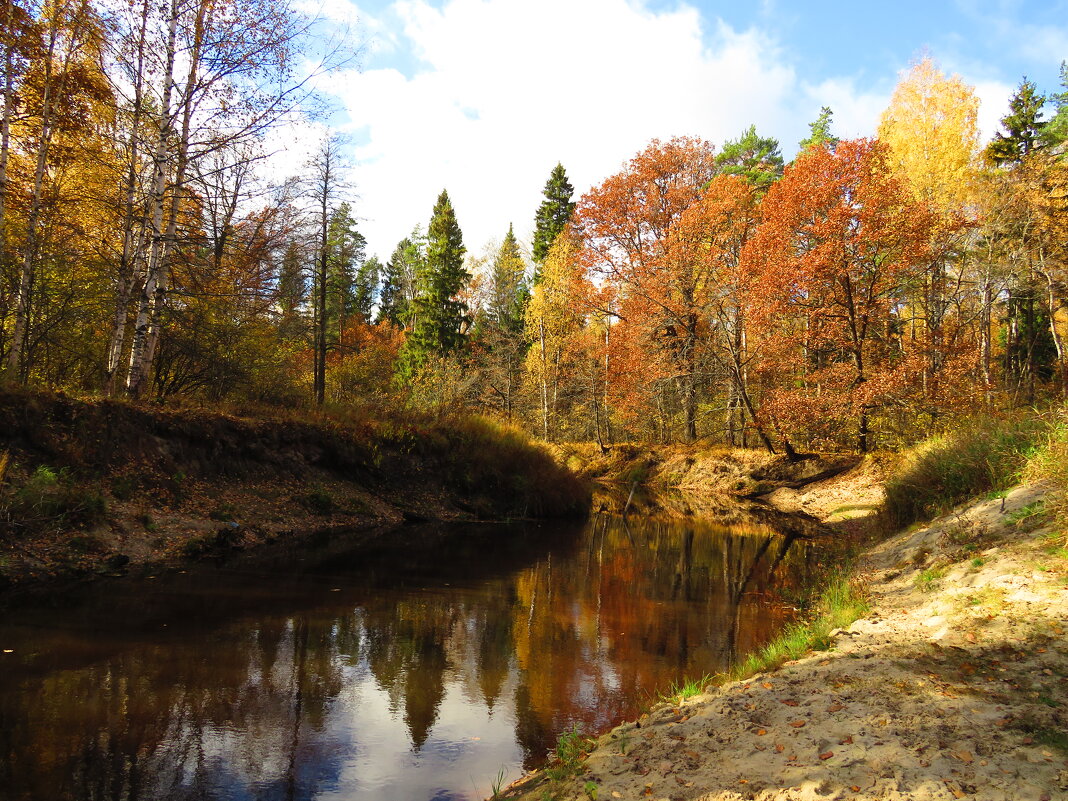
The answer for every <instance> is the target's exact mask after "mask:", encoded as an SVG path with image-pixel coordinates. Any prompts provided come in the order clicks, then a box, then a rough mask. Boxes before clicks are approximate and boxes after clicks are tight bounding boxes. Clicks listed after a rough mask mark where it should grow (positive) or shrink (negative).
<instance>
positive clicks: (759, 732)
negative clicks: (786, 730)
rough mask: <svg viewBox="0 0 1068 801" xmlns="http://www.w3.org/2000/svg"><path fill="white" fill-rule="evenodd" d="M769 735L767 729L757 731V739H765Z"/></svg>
mask: <svg viewBox="0 0 1068 801" xmlns="http://www.w3.org/2000/svg"><path fill="white" fill-rule="evenodd" d="M767 733H768V730H767V729H757V730H756V735H757V737H763V736H764V735H765V734H767Z"/></svg>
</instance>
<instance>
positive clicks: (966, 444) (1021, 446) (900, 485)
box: [883, 415, 1049, 529]
mask: <svg viewBox="0 0 1068 801" xmlns="http://www.w3.org/2000/svg"><path fill="white" fill-rule="evenodd" d="M1048 430H1049V424H1048V423H1047V422H1046V421H1045V420H1044V419H1042V418H1041V417H1039V416H1037V415H1030V416H1020V417H1015V418H1011V419H1005V420H996V419H992V418H979V419H973V420H971V421H969V422H968V423H967V424H965V425H963V426H962V427H960V428H959V429H957V430H955V431H951V432H949V433H947V434H943V435H941V436H937V437H933V438H932V439H929V440H927V441H926V442H924V443H922V444H920V445H918V446H916V447H915V448H913V449H912V450H910V451H908V452H906V454H905V455H904V457H903V458H902V460H901V463H900V465H899V467H898V469H897V470H896V471H895V473H894V474H893V475H892V476H891V477H890V478H889V479H888V480H887V482H886V501H885V504H884V507H883V511H884V519H885V521H886V523H887V524H888V526H889V527H890V528H893V529H897V528H901V527H903V526H907V525H909V524H910V523H913V522H915V521H917V520H927V519H930V518H931V517H934V516H935V515H938V514H940V513H942V512H945V511H947V510H948V509H950V508H952V507H953V506H955V505H956V504H958V503H960V502H961V501H965V500H967V499H968V498H973V497H976V496H979V495H982V494H983V493H986V492H990V491H992V490H1002V489H1007V488H1008V487H1011V486H1012V485H1013V484H1015V483H1016V482H1018V481H1019V480H1020V478H1021V475H1022V473H1023V470H1024V468H1025V467H1026V466H1027V463H1028V459H1029V458H1030V457H1031V456H1032V455H1034V453H1035V451H1036V448H1037V446H1038V445H1039V444H1040V443H1041V442H1042V441H1043V438H1044V437H1045V436H1046V434H1047V432H1048Z"/></svg>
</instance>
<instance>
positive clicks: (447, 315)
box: [401, 190, 471, 376]
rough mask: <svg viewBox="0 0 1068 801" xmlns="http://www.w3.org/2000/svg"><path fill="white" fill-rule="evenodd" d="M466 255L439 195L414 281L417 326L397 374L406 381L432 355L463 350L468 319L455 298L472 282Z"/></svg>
mask: <svg viewBox="0 0 1068 801" xmlns="http://www.w3.org/2000/svg"><path fill="white" fill-rule="evenodd" d="M466 253H467V249H466V248H465V247H464V240H463V233H462V232H461V231H460V226H459V225H458V224H457V222H456V213H455V212H454V211H453V208H452V203H451V201H450V200H449V194H448V192H446V191H445V190H442V192H441V195H439V196H438V201H437V203H435V204H434V212H433V214H432V215H431V217H430V227H429V229H428V230H427V246H426V258H425V259H424V261H423V263H422V264H421V265H420V267H421V270H420V273H419V274H418V275H417V276H416V287H417V289H416V295H415V299H414V302H413V313H414V316H415V324H414V328H413V329H412V334H411V336H410V337H409V338H408V341H407V342H405V344H404V351H403V353H402V354H401V371H402V372H403V373H404V374H405V375H407V376H411V375H412V374H413V373H414V372H415V371H416V370H418V368H419V367H421V366H422V365H423V364H425V363H426V361H427V359H428V358H430V357H431V356H446V355H448V354H450V353H453V352H454V351H456V350H458V349H459V348H460V347H461V346H462V345H463V340H464V333H463V332H464V326H465V324H466V323H467V322H468V321H469V318H468V315H467V304H466V303H464V302H463V301H462V300H461V299H460V298H459V295H460V292H461V291H462V290H463V288H464V286H465V285H466V284H467V282H468V281H469V280H470V279H471V276H470V274H468V272H467V271H466V270H465V269H464V254H466Z"/></svg>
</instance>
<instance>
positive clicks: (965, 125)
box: [879, 58, 979, 214]
mask: <svg viewBox="0 0 1068 801" xmlns="http://www.w3.org/2000/svg"><path fill="white" fill-rule="evenodd" d="M978 117H979V98H978V97H976V95H975V92H974V90H973V89H972V87H971V86H969V85H967V84H966V83H964V82H963V81H962V80H961V79H960V78H959V77H958V76H956V75H954V76H951V77H946V76H945V74H943V73H942V72H941V71H940V70H939V69H938V66H937V65H936V64H935V63H934V61H932V60H931V59H930V58H924V59H923V60H922V61H919V62H917V63H915V64H913V65H912V67H911V69H909V71H908V72H907V73H906V74H905V75H903V76H902V78H901V80H900V81H899V82H898V84H897V87H896V88H895V89H894V93H893V95H892V96H891V98H890V105H889V106H888V107H887V109H886V111H884V112H883V115H882V119H881V120H880V123H879V139H880V140H881V141H883V142H884V143H886V145H888V146H889V148H890V153H891V156H892V159H893V163H894V166H895V169H896V170H897V171H898V172H899V173H900V174H901V175H902V176H903V177H904V178H905V180H906V181H908V184H909V186H910V187H912V190H913V192H915V193H916V196H917V197H918V198H919V199H920V200H922V201H924V202H926V203H930V204H931V205H932V206H933V207H934V208H936V209H937V210H939V211H940V212H944V213H947V212H948V213H956V214H960V213H962V212H963V209H964V206H965V205H966V203H967V202H968V200H969V197H968V195H969V193H970V191H971V186H972V183H973V173H974V170H975V168H976V156H977V155H978V150H979V126H978Z"/></svg>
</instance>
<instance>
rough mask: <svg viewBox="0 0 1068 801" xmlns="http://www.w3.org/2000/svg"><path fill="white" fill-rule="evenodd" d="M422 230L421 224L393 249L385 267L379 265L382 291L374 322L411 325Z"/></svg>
mask: <svg viewBox="0 0 1068 801" xmlns="http://www.w3.org/2000/svg"><path fill="white" fill-rule="evenodd" d="M424 240H425V237H424V236H423V232H422V230H421V228H420V226H416V227H415V230H413V231H412V233H411V234H410V235H408V236H406V237H405V238H404V239H402V240H401V241H400V242H398V243H397V246H396V247H395V248H394V249H393V255H392V256H390V257H389V261H388V262H386V264H385V267H383V268H382V290H381V296H380V298H379V304H378V317H377V319H376V322H378V323H389V324H390V325H392V326H394V327H395V328H411V326H412V323H413V320H412V300H413V298H414V297H415V288H416V287H415V280H416V275H417V274H418V273H419V270H420V267H419V265H420V264H421V263H422V261H423V256H424V249H425V248H424V244H425V243H424Z"/></svg>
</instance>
